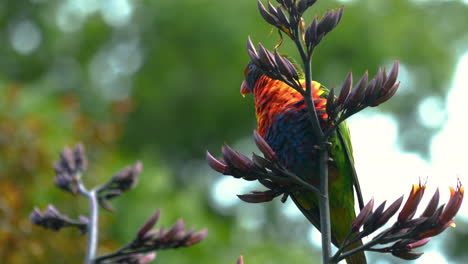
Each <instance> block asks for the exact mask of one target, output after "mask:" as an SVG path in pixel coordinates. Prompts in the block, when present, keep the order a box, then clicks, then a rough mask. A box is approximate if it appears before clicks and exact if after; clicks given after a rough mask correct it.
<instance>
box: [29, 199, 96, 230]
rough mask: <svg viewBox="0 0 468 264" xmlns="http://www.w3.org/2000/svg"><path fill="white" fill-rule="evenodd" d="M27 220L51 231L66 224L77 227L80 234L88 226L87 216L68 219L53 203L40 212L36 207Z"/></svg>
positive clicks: (66, 225)
mask: <svg viewBox="0 0 468 264" xmlns="http://www.w3.org/2000/svg"><path fill="white" fill-rule="evenodd" d="M29 220H30V221H31V222H32V223H33V224H35V225H38V226H42V227H44V228H45V229H50V230H53V231H60V229H62V228H64V227H68V226H72V227H77V228H78V229H79V230H80V233H81V234H85V233H86V231H87V228H88V222H89V221H88V218H86V217H84V216H80V217H79V220H73V219H70V218H69V217H68V216H66V215H63V214H61V213H60V212H59V211H58V210H57V209H56V208H55V207H54V206H53V205H49V206H48V207H47V210H45V211H44V212H41V211H40V210H39V209H38V208H37V207H36V208H34V211H33V212H32V213H31V215H30V216H29Z"/></svg>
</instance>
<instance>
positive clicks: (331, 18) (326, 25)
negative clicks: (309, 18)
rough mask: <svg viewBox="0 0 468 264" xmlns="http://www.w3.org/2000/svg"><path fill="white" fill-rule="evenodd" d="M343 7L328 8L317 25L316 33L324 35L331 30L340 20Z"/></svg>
mask: <svg viewBox="0 0 468 264" xmlns="http://www.w3.org/2000/svg"><path fill="white" fill-rule="evenodd" d="M342 15H343V8H339V9H335V10H330V11H327V13H325V15H324V16H323V18H322V19H321V20H320V23H319V24H318V27H317V35H326V34H328V33H329V32H330V31H332V30H333V29H334V28H335V27H336V26H337V25H338V23H339V22H340V20H341V17H342Z"/></svg>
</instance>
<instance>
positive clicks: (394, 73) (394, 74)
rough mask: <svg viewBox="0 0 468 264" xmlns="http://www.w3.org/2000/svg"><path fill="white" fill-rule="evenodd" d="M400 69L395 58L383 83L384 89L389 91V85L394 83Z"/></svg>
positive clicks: (391, 85)
mask: <svg viewBox="0 0 468 264" xmlns="http://www.w3.org/2000/svg"><path fill="white" fill-rule="evenodd" d="M399 69H400V64H399V62H398V61H397V60H396V61H395V63H393V67H392V70H391V71H390V73H389V74H388V77H387V78H386V80H385V83H384V84H383V89H384V91H389V90H390V88H391V87H393V86H394V85H395V82H396V80H397V77H398V71H399Z"/></svg>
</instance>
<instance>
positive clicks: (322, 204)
mask: <svg viewBox="0 0 468 264" xmlns="http://www.w3.org/2000/svg"><path fill="white" fill-rule="evenodd" d="M295 35H296V36H297V37H296V38H295V39H294V42H295V44H296V46H297V49H298V51H299V54H300V55H301V59H302V62H303V65H304V74H305V85H306V90H305V95H304V100H305V102H306V105H307V109H308V112H309V117H310V118H309V119H310V121H311V123H312V130H313V132H314V136H315V138H317V139H318V146H319V161H318V166H319V173H320V175H319V177H320V194H319V195H318V199H319V209H320V232H321V233H322V263H323V264H328V263H329V262H330V259H331V221H330V203H329V198H328V157H329V154H328V146H327V144H326V142H327V140H328V136H325V135H324V133H323V131H322V129H321V128H320V122H319V119H318V115H317V111H316V110H315V104H314V102H313V98H312V62H311V60H312V55H311V54H312V52H310V53H309V54H306V52H305V50H304V46H303V44H302V42H301V40H300V39H301V38H300V37H299V36H300V34H299V29H298V28H296V32H295Z"/></svg>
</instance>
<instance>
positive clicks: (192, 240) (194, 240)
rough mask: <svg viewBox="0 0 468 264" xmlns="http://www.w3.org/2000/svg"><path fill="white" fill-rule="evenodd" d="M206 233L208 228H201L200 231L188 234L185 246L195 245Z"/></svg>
mask: <svg viewBox="0 0 468 264" xmlns="http://www.w3.org/2000/svg"><path fill="white" fill-rule="evenodd" d="M207 235H208V229H203V230H202V231H200V232H198V233H196V234H195V235H192V236H190V238H189V239H187V240H186V241H185V243H184V246H185V247H189V246H192V245H195V244H197V243H199V242H200V241H202V240H203V239H204V238H205V237H206V236H207Z"/></svg>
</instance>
